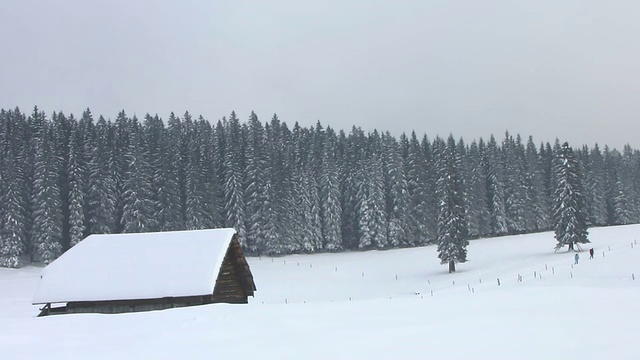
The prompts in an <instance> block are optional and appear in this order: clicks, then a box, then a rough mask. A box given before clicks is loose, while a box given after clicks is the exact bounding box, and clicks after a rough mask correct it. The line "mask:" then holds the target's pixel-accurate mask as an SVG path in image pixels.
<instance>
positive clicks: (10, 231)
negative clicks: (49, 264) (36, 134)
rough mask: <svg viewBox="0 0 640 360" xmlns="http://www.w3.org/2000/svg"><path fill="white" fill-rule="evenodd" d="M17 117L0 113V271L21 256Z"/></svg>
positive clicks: (21, 235) (22, 204) (21, 216)
mask: <svg viewBox="0 0 640 360" xmlns="http://www.w3.org/2000/svg"><path fill="white" fill-rule="evenodd" d="M20 121H21V119H20V117H19V116H17V117H16V116H14V113H13V112H12V111H11V110H9V111H6V112H5V111H4V110H2V111H0V169H1V171H0V267H11V268H15V267H18V266H19V265H20V256H21V255H22V254H23V253H24V245H25V229H24V215H23V214H24V201H23V195H22V186H23V176H22V171H21V167H20V163H21V161H20V156H18V154H17V151H18V149H19V147H18V146H16V144H17V143H18V142H19V141H22V135H21V134H20V124H19V122H20Z"/></svg>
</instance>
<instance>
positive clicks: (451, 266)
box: [449, 260, 456, 274]
mask: <svg viewBox="0 0 640 360" xmlns="http://www.w3.org/2000/svg"><path fill="white" fill-rule="evenodd" d="M452 272H456V263H455V262H454V261H453V260H451V261H449V274H451V273H452Z"/></svg>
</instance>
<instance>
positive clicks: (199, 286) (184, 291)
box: [33, 229, 236, 304]
mask: <svg viewBox="0 0 640 360" xmlns="http://www.w3.org/2000/svg"><path fill="white" fill-rule="evenodd" d="M235 233H236V232H235V230H234V229H210V230H191V231H172V232H159V233H136V234H106V235H90V236H88V237H87V238H86V239H84V240H83V241H81V242H80V243H78V244H77V245H76V246H74V247H73V248H71V249H69V250H68V251H67V252H65V253H64V254H63V255H62V256H60V257H59V258H58V259H56V260H55V261H53V262H52V263H51V264H49V265H48V266H47V267H45V268H44V269H43V271H42V274H41V279H40V283H39V285H38V288H37V290H36V293H35V295H34V297H33V304H46V303H63V302H72V301H108V300H130V299H154V298H162V297H181V296H199V295H210V294H212V293H213V289H214V287H215V284H216V278H217V277H218V273H219V271H220V267H221V266H222V263H223V261H224V257H225V254H226V252H227V249H228V248H229V245H230V243H231V240H232V239H233V236H234V235H235Z"/></svg>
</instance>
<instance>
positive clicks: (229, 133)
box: [224, 112, 246, 245]
mask: <svg viewBox="0 0 640 360" xmlns="http://www.w3.org/2000/svg"><path fill="white" fill-rule="evenodd" d="M225 125H226V126H225V129H226V131H225V140H226V149H225V158H224V177H225V182H224V199H225V203H224V204H225V206H224V213H225V226H227V227H230V228H234V229H235V230H236V232H237V233H238V236H239V237H240V239H241V241H242V243H243V245H244V239H246V237H245V235H246V231H245V204H244V186H243V184H244V179H243V172H244V169H243V168H242V162H243V161H242V157H243V156H244V154H243V153H242V143H241V141H242V134H241V131H242V129H241V127H240V121H239V120H238V118H237V116H236V114H235V112H232V113H231V116H230V117H229V120H228V121H227V123H226V124H225Z"/></svg>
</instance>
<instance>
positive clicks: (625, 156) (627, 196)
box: [618, 144, 640, 224]
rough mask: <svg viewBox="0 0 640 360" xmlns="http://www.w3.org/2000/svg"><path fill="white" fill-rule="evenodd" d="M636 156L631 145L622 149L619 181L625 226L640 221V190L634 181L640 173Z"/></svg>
mask: <svg viewBox="0 0 640 360" xmlns="http://www.w3.org/2000/svg"><path fill="white" fill-rule="evenodd" d="M636 156H637V155H634V151H633V149H632V148H631V146H630V145H629V144H626V145H625V146H624V147H623V148H622V159H621V161H620V167H619V169H620V170H619V171H618V174H619V176H618V180H619V181H620V196H621V197H623V198H624V202H625V206H624V208H625V211H624V222H623V224H635V223H638V222H639V221H640V215H639V213H640V194H639V190H640V189H639V188H638V184H637V181H636V180H635V179H634V177H635V176H636V175H637V171H638V163H637V160H636Z"/></svg>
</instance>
